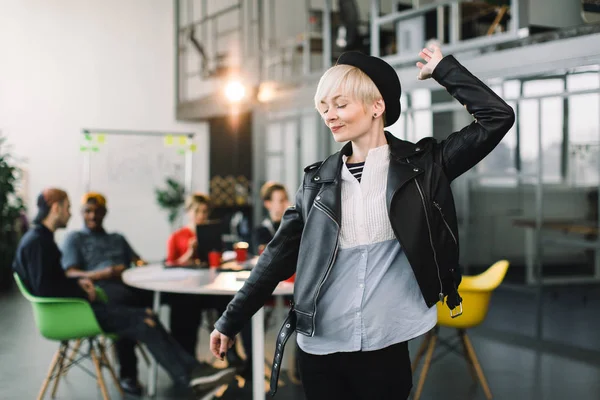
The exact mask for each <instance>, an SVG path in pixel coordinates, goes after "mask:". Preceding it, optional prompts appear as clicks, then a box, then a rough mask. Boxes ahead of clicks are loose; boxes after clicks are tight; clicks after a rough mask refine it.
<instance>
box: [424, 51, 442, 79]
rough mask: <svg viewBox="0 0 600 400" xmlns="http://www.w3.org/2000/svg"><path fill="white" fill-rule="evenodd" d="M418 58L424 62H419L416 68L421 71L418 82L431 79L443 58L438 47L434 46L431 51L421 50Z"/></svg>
mask: <svg viewBox="0 0 600 400" xmlns="http://www.w3.org/2000/svg"><path fill="white" fill-rule="evenodd" d="M419 57H421V58H422V59H423V60H424V61H425V64H423V63H422V62H420V61H419V62H418V63H417V67H418V68H419V69H420V70H421V71H420V72H419V76H418V77H417V78H418V79H419V80H424V79H429V78H431V74H433V70H434V69H435V67H437V65H438V63H439V62H440V61H441V60H442V58H444V56H443V55H442V51H441V50H440V48H439V46H436V45H433V46H431V49H427V48H423V50H421V52H420V53H419Z"/></svg>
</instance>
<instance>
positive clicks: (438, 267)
mask: <svg viewBox="0 0 600 400" xmlns="http://www.w3.org/2000/svg"><path fill="white" fill-rule="evenodd" d="M415 184H416V185H417V190H418V191H419V195H421V202H422V203H423V210H424V211H425V219H426V220H427V232H428V233H429V243H430V244H431V249H432V250H433V261H435V266H436V268H437V275H438V280H439V282H440V293H439V298H440V301H441V302H442V304H443V303H444V287H443V285H442V278H441V276H440V265H439V264H438V260H437V253H436V252H435V246H434V245H433V237H432V236H431V225H430V224H429V214H427V205H426V204H425V196H424V195H423V190H422V189H421V185H419V181H418V180H416V179H415Z"/></svg>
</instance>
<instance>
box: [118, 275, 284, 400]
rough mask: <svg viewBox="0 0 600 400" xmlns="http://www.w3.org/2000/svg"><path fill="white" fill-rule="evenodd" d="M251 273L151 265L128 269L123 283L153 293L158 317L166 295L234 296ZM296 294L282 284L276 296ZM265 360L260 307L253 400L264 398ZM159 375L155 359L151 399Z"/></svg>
mask: <svg viewBox="0 0 600 400" xmlns="http://www.w3.org/2000/svg"><path fill="white" fill-rule="evenodd" d="M248 273H249V272H248V271H242V272H219V271H218V269H188V268H165V267H164V266H163V265H161V264H153V265H152V264H151V265H147V266H145V267H137V268H132V269H128V270H126V271H125V272H124V273H123V282H124V283H125V284H126V285H129V286H133V287H136V288H139V289H145V290H150V291H152V292H154V302H153V309H154V312H156V313H157V315H158V312H159V309H160V296H161V293H163V292H165V293H189V294H198V295H223V296H233V295H235V294H236V293H237V291H238V290H240V288H241V287H242V286H243V285H244V281H245V279H244V278H245V277H247V276H248ZM293 292H294V284H293V283H289V282H281V283H279V285H278V286H277V288H276V289H275V291H274V292H273V295H275V296H284V295H291V294H293ZM197 312H200V310H198V311H197ZM264 359H265V331H264V309H263V308H261V309H260V310H259V311H258V312H257V313H256V314H254V316H253V317H252V360H253V361H252V372H253V374H252V375H253V376H252V392H253V396H252V397H253V398H254V399H261V400H264V398H265V380H264ZM157 373H158V367H157V364H156V361H155V360H154V358H152V362H151V365H150V377H149V379H148V394H149V395H150V396H153V395H154V394H155V393H156V380H157Z"/></svg>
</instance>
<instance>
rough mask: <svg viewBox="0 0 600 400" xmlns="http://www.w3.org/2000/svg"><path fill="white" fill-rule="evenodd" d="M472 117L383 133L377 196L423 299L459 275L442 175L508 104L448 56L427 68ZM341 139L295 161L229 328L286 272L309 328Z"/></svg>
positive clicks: (446, 179)
mask: <svg viewBox="0 0 600 400" xmlns="http://www.w3.org/2000/svg"><path fill="white" fill-rule="evenodd" d="M433 78H434V79H435V80H437V81H438V82H439V83H440V84H441V85H442V86H444V87H445V88H446V90H448V92H449V93H450V94H451V95H452V96H454V98H456V99H457V100H458V101H459V102H460V103H461V104H463V105H465V106H466V108H467V110H468V111H469V113H471V114H472V115H473V117H474V119H475V120H474V121H473V122H472V123H471V124H469V125H468V126H466V127H464V128H463V129H461V130H460V131H458V132H454V133H452V134H451V135H450V136H449V137H448V138H447V139H446V140H444V141H442V142H440V143H438V142H436V140H435V139H433V138H426V139H423V140H421V141H419V142H418V143H416V144H415V143H411V142H407V141H404V140H400V139H397V138H395V137H394V136H392V135H391V134H389V133H388V132H386V134H385V135H386V139H387V141H388V144H389V148H390V167H389V173H388V178H387V191H386V204H387V209H388V214H389V218H390V222H391V225H392V228H393V230H394V233H395V235H396V238H397V239H398V241H399V242H400V244H401V246H402V248H403V250H404V251H405V253H406V256H407V258H408V261H409V263H410V265H411V267H412V269H413V271H414V274H415V277H416V278H417V282H418V284H419V287H420V289H421V292H422V294H423V298H424V299H425V302H426V303H427V305H428V306H429V307H432V306H434V305H435V304H436V303H437V302H438V301H440V300H442V301H443V299H444V297H445V296H446V295H449V294H452V293H456V288H457V286H458V283H459V282H460V271H459V265H458V259H459V245H458V229H457V219H456V211H455V207H454V200H453V197H452V191H451V189H450V182H451V181H452V180H453V179H455V178H456V177H458V176H459V175H461V174H462V173H464V172H465V171H467V170H468V169H470V168H471V167H473V166H474V165H475V164H477V163H478V162H479V161H481V160H482V159H483V158H484V157H485V156H486V155H487V154H489V153H490V152H491V151H492V149H494V147H496V145H497V144H498V143H499V142H500V141H501V140H502V138H503V137H504V135H505V134H506V132H508V130H509V129H510V128H511V126H512V125H513V123H514V119H515V116H514V112H513V110H512V108H511V107H510V106H508V105H507V104H506V103H505V102H504V101H503V100H502V99H501V98H500V97H498V96H497V95H496V94H495V93H494V92H493V91H492V90H491V89H490V88H488V87H487V86H486V85H485V84H484V83H482V82H481V81H480V80H479V79H477V78H476V77H474V76H473V75H472V74H471V73H470V72H469V71H467V70H466V69H465V68H464V67H463V66H462V65H461V64H459V63H458V61H456V59H455V58H454V57H452V56H447V57H445V58H443V59H442V60H441V61H440V63H439V64H438V65H437V67H436V68H435V70H434V72H433ZM351 151H352V147H351V145H350V143H348V144H347V145H346V146H344V148H343V149H342V150H341V151H340V152H338V153H336V154H333V155H332V156H330V157H329V158H327V159H326V160H325V161H323V162H322V163H321V162H320V163H316V164H313V165H311V166H309V167H307V168H306V169H305V175H304V180H303V183H302V186H301V187H300V189H299V190H298V192H297V194H296V199H295V205H294V206H292V207H290V208H289V209H288V210H287V211H286V213H285V215H284V217H283V219H282V222H281V226H280V228H279V230H278V231H277V233H276V235H275V237H274V238H273V240H272V241H271V242H270V243H269V245H268V246H267V247H266V249H265V251H264V253H263V254H262V256H261V257H260V259H259V261H258V263H257V265H256V267H254V269H253V271H252V273H251V275H250V277H249V278H248V280H247V281H246V283H245V284H244V286H243V287H242V288H241V289H240V291H239V292H238V293H237V294H236V295H235V297H234V298H233V300H232V301H231V302H230V303H229V306H228V307H227V310H226V311H225V313H224V314H223V315H222V316H221V318H220V319H219V320H218V321H217V322H216V324H215V327H216V329H217V330H218V331H219V332H221V333H223V334H225V335H227V336H230V337H233V336H235V334H236V333H237V332H239V331H240V330H241V328H242V326H243V325H244V324H245V323H246V322H247V321H248V320H249V319H250V318H251V316H252V315H253V314H254V313H255V312H256V311H257V310H258V309H259V308H260V307H262V305H263V304H264V303H265V301H267V300H268V298H269V296H270V295H271V293H272V292H273V290H274V289H275V287H276V286H277V284H278V283H279V282H280V281H282V280H284V279H287V278H289V277H290V276H292V274H294V273H296V281H295V288H294V303H295V305H294V310H293V312H294V314H295V315H294V319H295V320H296V327H295V329H296V331H297V332H298V333H300V334H303V335H308V336H311V335H313V334H314V332H315V314H316V313H317V312H318V308H317V301H318V298H319V291H320V290H321V287H322V286H323V283H324V282H325V280H326V279H327V277H328V276H329V272H330V270H331V268H332V266H333V264H334V261H335V257H336V254H337V250H338V237H339V232H340V221H341V204H340V203H341V167H342V155H343V154H350V153H351Z"/></svg>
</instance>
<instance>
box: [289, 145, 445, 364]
mask: <svg viewBox="0 0 600 400" xmlns="http://www.w3.org/2000/svg"><path fill="white" fill-rule="evenodd" d="M344 161H345V160H344ZM388 170H389V148H388V146H387V145H385V146H382V147H378V148H376V149H372V150H371V151H370V152H369V154H368V156H367V159H366V162H365V167H364V170H363V174H362V179H361V182H360V183H359V182H358V181H357V180H356V178H355V177H354V176H353V175H352V173H350V171H349V170H348V168H347V167H346V166H345V165H344V167H343V170H342V224H341V232H340V248H339V250H338V254H337V258H336V261H335V263H334V265H333V266H332V269H331V272H330V274H329V277H328V278H327V280H326V281H325V283H324V284H323V287H322V288H321V292H320V295H319V298H318V299H317V312H316V315H315V334H314V336H313V337H307V336H304V335H298V338H297V341H298V345H299V346H300V348H301V349H302V350H303V351H305V352H307V353H311V354H331V353H336V352H352V351H371V350H379V349H382V348H385V347H388V346H391V345H393V344H395V343H400V342H404V341H407V340H410V339H413V338H415V337H417V336H420V335H422V334H424V333H426V332H428V331H429V330H431V329H432V328H433V327H434V326H435V324H436V322H437V309H436V307H432V308H428V307H427V305H426V304H425V300H424V299H423V296H422V294H421V291H420V289H419V286H418V284H417V280H416V278H415V276H414V273H413V271H412V268H411V267H410V264H409V263H408V260H407V258H406V255H405V253H404V252H403V251H402V249H401V247H400V244H399V243H398V241H397V240H396V238H395V236H394V233H393V231H392V228H391V224H390V222H389V218H388V215H387V209H386V205H385V192H386V190H385V189H386V183H387V172H388Z"/></svg>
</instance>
